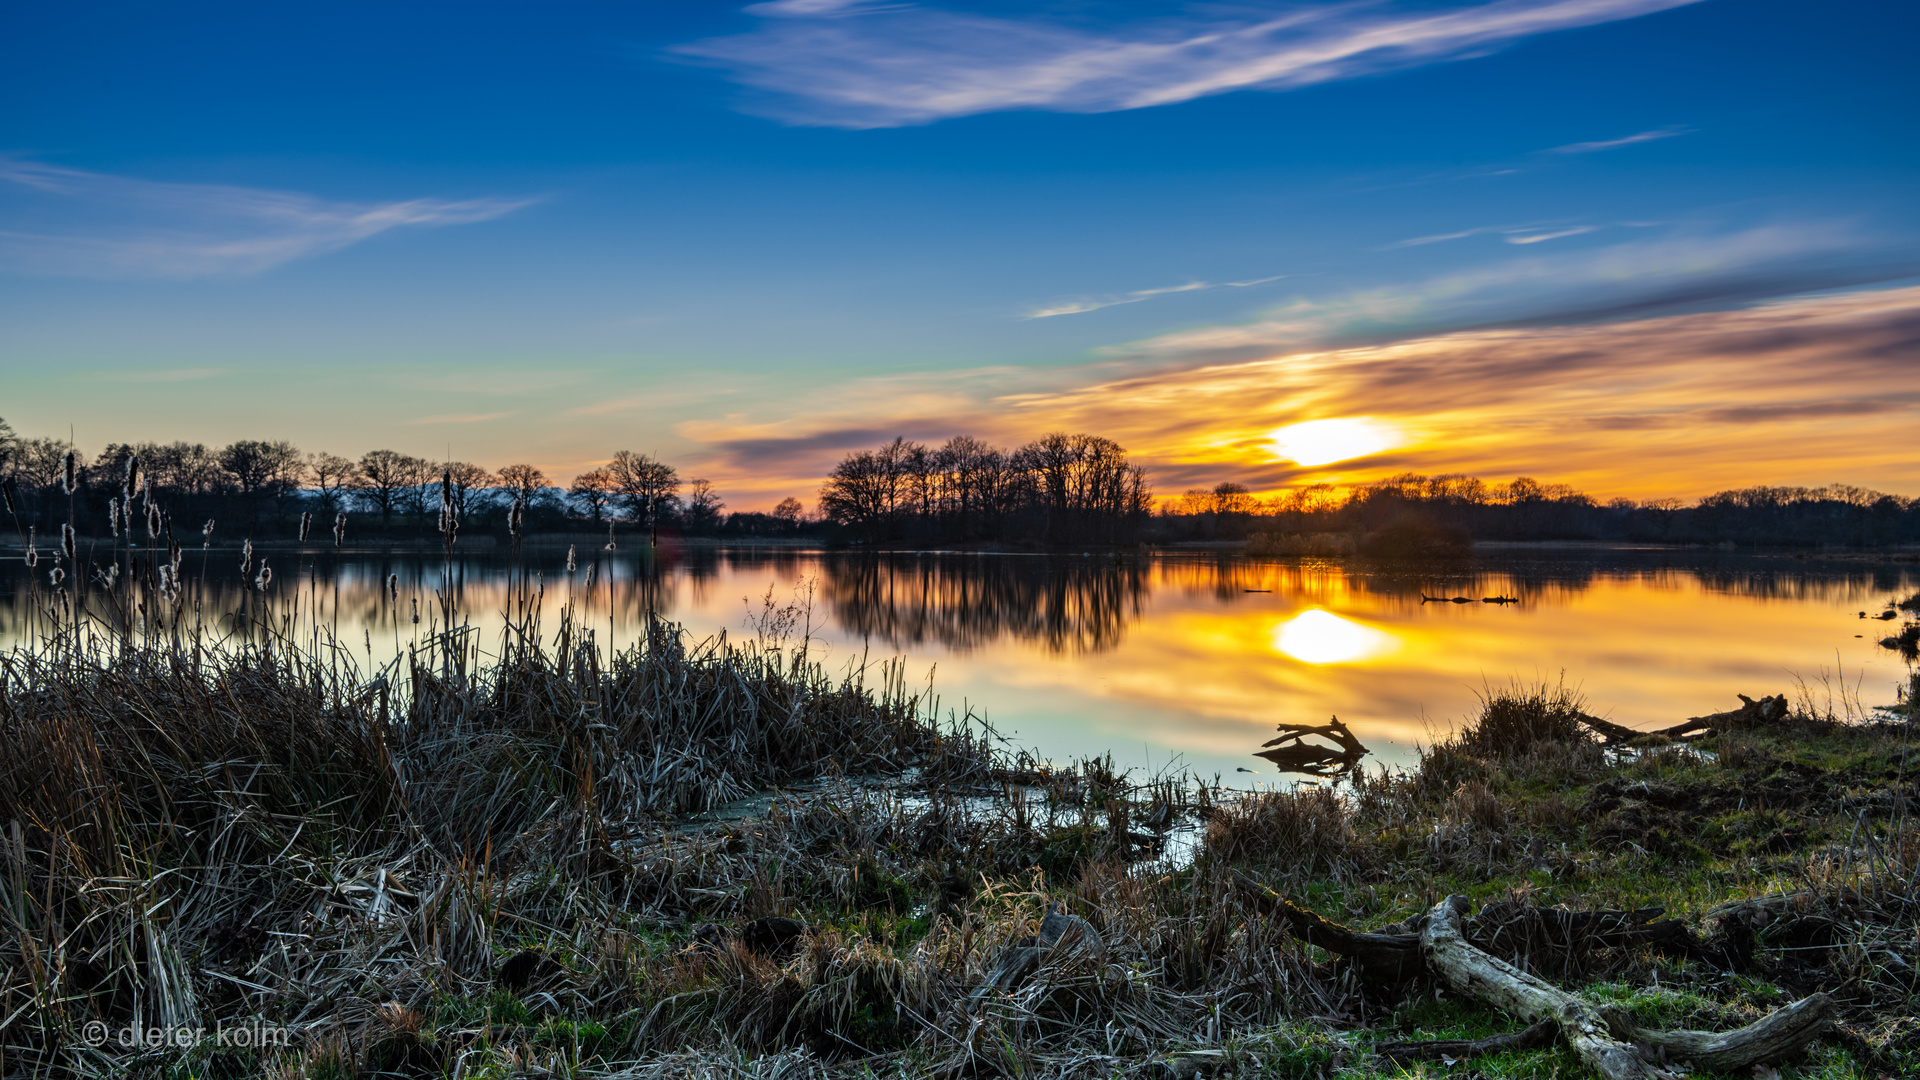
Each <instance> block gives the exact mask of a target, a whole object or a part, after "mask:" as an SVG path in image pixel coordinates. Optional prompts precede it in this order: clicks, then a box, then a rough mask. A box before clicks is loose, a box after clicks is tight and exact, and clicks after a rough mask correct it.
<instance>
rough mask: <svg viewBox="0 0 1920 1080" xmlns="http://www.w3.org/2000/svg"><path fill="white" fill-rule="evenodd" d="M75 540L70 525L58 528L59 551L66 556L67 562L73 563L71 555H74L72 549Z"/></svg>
mask: <svg viewBox="0 0 1920 1080" xmlns="http://www.w3.org/2000/svg"><path fill="white" fill-rule="evenodd" d="M75 539H76V538H75V537H74V535H73V526H71V525H62V526H60V550H61V551H62V552H64V553H65V554H66V556H67V561H68V562H72V561H74V560H73V553H74V548H75V546H76V544H75Z"/></svg>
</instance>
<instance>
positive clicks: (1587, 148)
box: [1541, 125, 1693, 154]
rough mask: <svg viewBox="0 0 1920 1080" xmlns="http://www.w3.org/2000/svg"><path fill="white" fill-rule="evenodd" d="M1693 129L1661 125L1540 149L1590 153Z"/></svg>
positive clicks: (1676, 134) (1554, 152) (1558, 152)
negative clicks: (1661, 126) (1619, 136)
mask: <svg viewBox="0 0 1920 1080" xmlns="http://www.w3.org/2000/svg"><path fill="white" fill-rule="evenodd" d="M1692 131H1693V129H1692V128H1690V127H1680V126H1677V125H1676V126H1674V127H1663V128H1659V129H1657V130H1654V131H1642V132H1640V133H1639V134H1638V135H1628V136H1626V137H1625V138H1621V139H1602V140H1600V141H1598V142H1577V143H1568V144H1567V145H1565V146H1556V147H1554V148H1553V149H1551V150H1544V151H1541V152H1542V153H1547V154H1592V153H1596V152H1598V151H1601V150H1617V149H1619V148H1620V147H1622V146H1632V145H1634V144H1635V143H1643V142H1653V141H1654V140H1655V139H1671V138H1674V137H1675V136H1678V135H1687V134H1690V133H1691V132H1692Z"/></svg>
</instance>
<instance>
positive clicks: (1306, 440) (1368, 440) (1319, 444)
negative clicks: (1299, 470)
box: [1270, 416, 1400, 466]
mask: <svg viewBox="0 0 1920 1080" xmlns="http://www.w3.org/2000/svg"><path fill="white" fill-rule="evenodd" d="M1270 434H1271V437H1272V439H1273V443H1274V449H1273V452H1274V455H1275V456H1277V457H1282V458H1285V459H1287V460H1288V461H1291V462H1293V463H1294V464H1296V465H1309V466H1311V465H1331V464H1333V463H1334V462H1336V461H1347V460H1350V459H1352V458H1358V457H1366V456H1367V455H1368V454H1378V453H1380V452H1381V451H1383V450H1391V449H1393V448H1394V447H1396V446H1398V445H1400V433H1399V432H1398V431H1395V430H1394V429H1393V428H1390V427H1388V426H1386V425H1385V424H1381V423H1378V422H1376V421H1375V420H1373V419H1372V418H1371V417H1366V416H1350V417H1346V418H1344V419H1340V420H1308V421H1306V422H1305V423H1300V424H1289V425H1287V426H1286V427H1283V428H1276V429H1275V430H1274V431H1272V432H1271V433H1270Z"/></svg>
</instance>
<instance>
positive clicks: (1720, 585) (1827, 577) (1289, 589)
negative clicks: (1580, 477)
mask: <svg viewBox="0 0 1920 1080" xmlns="http://www.w3.org/2000/svg"><path fill="white" fill-rule="evenodd" d="M1157 576H1158V581H1157V582H1156V584H1159V585H1161V586H1162V587H1165V586H1173V587H1176V588H1179V589H1181V590H1182V591H1184V592H1186V593H1187V594H1188V595H1190V596H1201V595H1212V596H1213V597H1215V598H1216V599H1218V600H1221V601H1225V602H1231V601H1234V600H1237V599H1242V598H1245V597H1246V595H1247V591H1248V590H1249V589H1253V590H1272V591H1273V592H1276V593H1292V594H1296V595H1311V596H1327V595H1338V594H1340V593H1345V592H1354V593H1364V594H1367V595H1370V596H1375V597H1380V598H1382V599H1385V600H1387V601H1389V605H1388V606H1393V607H1400V606H1406V607H1417V606H1419V603H1420V597H1421V596H1422V595H1429V596H1449V597H1451V596H1469V597H1472V598H1474V599H1476V600H1478V599H1480V598H1481V597H1486V596H1512V597H1517V598H1518V599H1520V600H1521V601H1523V602H1526V603H1530V604H1548V605H1553V604H1560V603H1565V602H1568V601H1571V600H1573V599H1576V598H1578V597H1579V596H1581V595H1582V594H1584V593H1586V592H1587V591H1588V590H1589V589H1591V588H1593V587H1594V585H1595V584H1597V583H1599V582H1602V581H1616V582H1634V583H1639V584H1643V585H1647V586H1651V587H1653V588H1656V589H1675V590H1677V589H1682V588H1687V587H1690V586H1692V587H1698V588H1701V589H1704V590H1705V591H1707V592H1711V593H1720V594H1724V595H1728V596H1739V597H1746V598H1752V599H1762V600H1791V601H1801V602H1820V603H1855V602H1863V603H1864V602H1870V601H1873V600H1876V599H1884V598H1885V597H1886V596H1888V595H1892V594H1894V593H1897V592H1902V591H1903V590H1904V591H1911V590H1912V589H1913V588H1914V585H1915V583H1916V580H1920V574H1916V572H1915V571H1914V570H1913V569H1912V568H1910V567H1905V566H1901V565H1898V564H1887V563H1881V564H1868V563H1843V562H1824V563H1822V562H1818V561H1815V560H1811V559H1803V558H1785V557H1754V556H1717V555H1713V554H1708V553H1692V554H1685V553H1679V552H1673V551H1639V552H1636V551H1632V550H1622V551H1594V552H1590V553H1589V552H1582V553H1580V555H1579V556H1578V557H1575V558H1567V557H1565V556H1560V557H1557V558H1554V557H1529V556H1522V555H1495V556H1492V557H1488V556H1485V555H1482V556H1480V557H1479V558H1477V559H1476V560H1474V561H1473V562H1470V563H1465V564H1445V563H1442V564H1427V565H1420V564H1413V565H1393V564H1386V563H1367V562H1360V561H1348V562H1344V563H1335V562H1328V561H1322V560H1299V561H1294V560H1285V561H1275V560H1257V559H1245V558H1238V557H1235V556H1230V555H1221V556H1214V557H1203V558H1190V559H1169V560H1165V561H1163V562H1162V563H1161V564H1160V566H1159V569H1158V572H1157Z"/></svg>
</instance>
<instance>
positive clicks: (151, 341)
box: [0, 0, 1920, 509]
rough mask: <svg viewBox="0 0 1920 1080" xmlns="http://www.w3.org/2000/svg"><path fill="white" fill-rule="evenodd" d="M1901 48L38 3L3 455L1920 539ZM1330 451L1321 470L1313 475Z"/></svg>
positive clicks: (1518, 33)
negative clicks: (603, 471)
mask: <svg viewBox="0 0 1920 1080" xmlns="http://www.w3.org/2000/svg"><path fill="white" fill-rule="evenodd" d="M1916 34H1920V9H1916V8H1914V7H1913V6H1912V5H1906V4H1899V3H1893V2H1890V0H1886V2H1860V0H1836V2H1834V3H1827V4H1820V5H1807V4H1804V3H1786V2H1773V0H1699V2H1689V0H1493V2H1477V0H1452V2H1445V3H1429V2H1393V0H1362V2H1353V3H1347V2H1342V3H1251V2H1250V3H1217V4H1171V3H1161V4H1153V3H1094V2H1084V0H1082V2H1062V3H1027V4H1014V3H945V2H931V3H911V2H897V3H896V2H890V0H769V2H762V3H753V4H747V5H744V6H743V5H740V4H738V3H720V4H713V3H697V2H683V3H675V4H663V3H633V4H622V5H615V4H594V3H554V4H547V5H539V6H537V7H535V6H528V5H513V6H507V5H492V4H475V3H467V4H461V5H452V4H431V3H419V4H411V5H379V6H374V5H369V4H355V3H338V2H336V3H331V4H327V5H312V4H309V5H298V4H290V5H260V4H212V3H199V4H186V5H172V6H156V5H134V4H98V3H87V2H85V0H77V2H74V3H68V4H57V5H55V4H41V5H28V4H17V5H10V6H8V7H7V8H6V9H5V10H4V11H3V12H0V100H5V101H6V102H8V105H7V107H6V108H4V109H0V387H3V389H0V418H4V419H5V420H6V421H7V422H8V423H9V424H10V425H12V427H13V428H14V429H16V430H17V431H19V432H20V433H22V434H26V435H58V436H62V437H65V436H67V435H68V433H69V432H71V433H72V437H73V438H74V439H75V441H76V442H77V443H78V444H79V445H80V446H81V447H82V448H83V449H90V450H98V449H99V448H100V447H101V446H103V445H104V444H105V443H106V442H108V441H139V440H160V441H172V440H175V439H186V440H190V441H201V442H207V443H209V444H218V443H224V442H227V441H231V440H234V439H240V438H276V439H290V440H292V441H294V442H295V443H297V444H298V445H300V446H302V447H303V448H306V449H310V450H324V451H329V452H333V453H338V454H345V455H348V456H357V455H359V454H360V453H363V452H365V451H368V450H372V449H376V448H391V449H396V450H401V451H403V452H407V453H413V454H419V455H422V456H428V457H433V458H436V459H442V458H447V457H451V458H454V459H460V460H470V461H476V462H479V463H481V464H483V465H487V466H490V467H495V468H497V467H499V466H501V465H505V464H508V463H510V462H516V461H527V462H532V463H535V464H537V465H539V466H541V467H542V468H543V469H545V470H546V471H547V472H548V473H549V474H550V475H551V476H553V477H555V478H556V479H558V480H561V481H565V480H567V479H570V478H571V477H572V476H573V475H574V474H576V473H578V472H581V471H584V470H586V469H588V468H591V467H593V466H594V465H596V464H598V463H600V462H603V461H605V460H606V459H607V458H609V457H611V456H612V455H613V453H614V452H615V451H617V450H622V449H630V450H637V451H641V452H647V453H653V454H656V455H658V456H661V457H664V458H665V459H666V460H668V461H670V462H672V463H674V464H675V465H676V466H678V467H679V469H680V471H681V473H682V475H683V476H687V477H694V476H704V477H707V478H710V479H711V480H713V482H714V483H715V485H716V487H717V488H718V489H719V491H720V492H721V494H722V495H723V497H725V498H726V499H727V501H728V503H729V505H730V506H731V507H732V508H734V509H765V508H768V507H770V506H771V505H772V504H773V503H774V502H775V501H778V500H779V499H780V498H782V497H784V496H787V495H798V496H800V497H802V498H807V499H810V498H811V497H812V495H813V493H814V491H815V490H816V489H817V487H818V484H819V481H820V478H821V477H822V476H823V475H824V474H825V473H826V471H827V470H828V469H830V468H831V467H832V465H833V463H834V462H835V461H837V460H838V459H839V458H840V457H842V456H843V455H845V454H846V453H848V452H849V451H851V450H855V449H859V448H862V447H866V446H871V445H874V444H876V443H879V442H882V441H886V440H890V439H892V438H893V437H895V436H905V437H908V438H915V439H922V440H929V441H933V440H943V439H945V438H947V437H949V436H951V435H955V434H974V435H979V436H981V437H984V438H987V439H990V440H992V441H994V442H996V443H999V444H1001V445H1016V444H1018V443H1022V442H1025V441H1027V440H1029V439H1032V438H1034V437H1037V436H1038V435H1041V434H1043V433H1045V432H1048V431H1053V430H1073V431H1088V432H1092V433H1095V434H1102V435H1107V436H1110V437H1112V438H1115V439H1117V440H1118V441H1119V442H1121V444H1122V445H1124V446H1126V447H1127V449H1128V450H1129V451H1130V452H1131V453H1132V454H1133V455H1134V456H1135V457H1136V458H1137V459H1139V460H1140V461H1142V462H1143V463H1144V464H1145V465H1146V466H1147V467H1148V469H1149V471H1150V474H1151V478H1152V481H1153V483H1154V486H1155V488H1156V490H1157V491H1158V492H1159V493H1160V494H1162V495H1173V494H1177V493H1178V492H1179V491H1181V490H1183V489H1185V488H1188V487H1191V486H1210V485H1211V484H1213V483H1216V482H1219V481H1223V480H1233V481H1237V482H1241V483H1245V484H1247V485H1249V486H1250V487H1252V488H1254V489H1255V490H1256V491H1261V492H1274V491H1278V490H1281V489H1284V488H1287V487H1289V486H1293V485H1297V484H1302V483H1311V482H1323V481H1324V482H1335V483H1351V482H1361V481H1365V480H1368V479H1372V478H1377V477H1381V476H1385V475H1390V474H1393V473H1398V472H1404V471H1417V472H1425V473H1441V472H1471V473H1474V474H1476V475H1481V476H1484V477H1486V478H1488V479H1490V480H1494V479H1501V478H1505V477H1510V476H1513V475H1517V474H1527V475H1533V476H1536V477H1539V478H1541V479H1543V480H1548V481H1557V482H1568V483H1573V484H1575V485H1576V486H1579V487H1581V488H1583V489H1585V490H1587V491H1590V492H1593V493H1595V494H1597V495H1600V496H1602V497H1616V496H1624V497H1631V498H1658V497H1669V496H1671V497H1679V498H1685V499H1691V498H1697V497H1699V496H1701V495H1704V494H1707V493H1710V492H1712V491H1716V490H1722V489H1725V488H1730V487H1739V486H1747V485H1752V484H1763V483H1764V484H1804V485H1818V484H1824V483H1829V482H1844V483H1851V484H1857V485H1862V486H1866V487H1871V488H1877V489H1880V490H1886V491H1894V492H1898V493H1901V494H1906V495H1920V455H1915V454H1913V453H1912V451H1911V446H1912V435H1911V432H1912V431H1914V430H1920V423H1917V421H1920V205H1917V200H1916V197H1915V195H1916V192H1920V119H1916V117H1917V116H1920V110H1916V108H1915V104H1916V102H1920V67H1916V65H1914V64H1913V63H1912V62H1911V57H1910V56H1909V55H1908V53H1909V46H1910V43H1911V42H1912V41H1913V40H1915V37H1916ZM1302 424H1309V425H1313V426H1309V427H1298V426H1297V425H1302Z"/></svg>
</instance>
